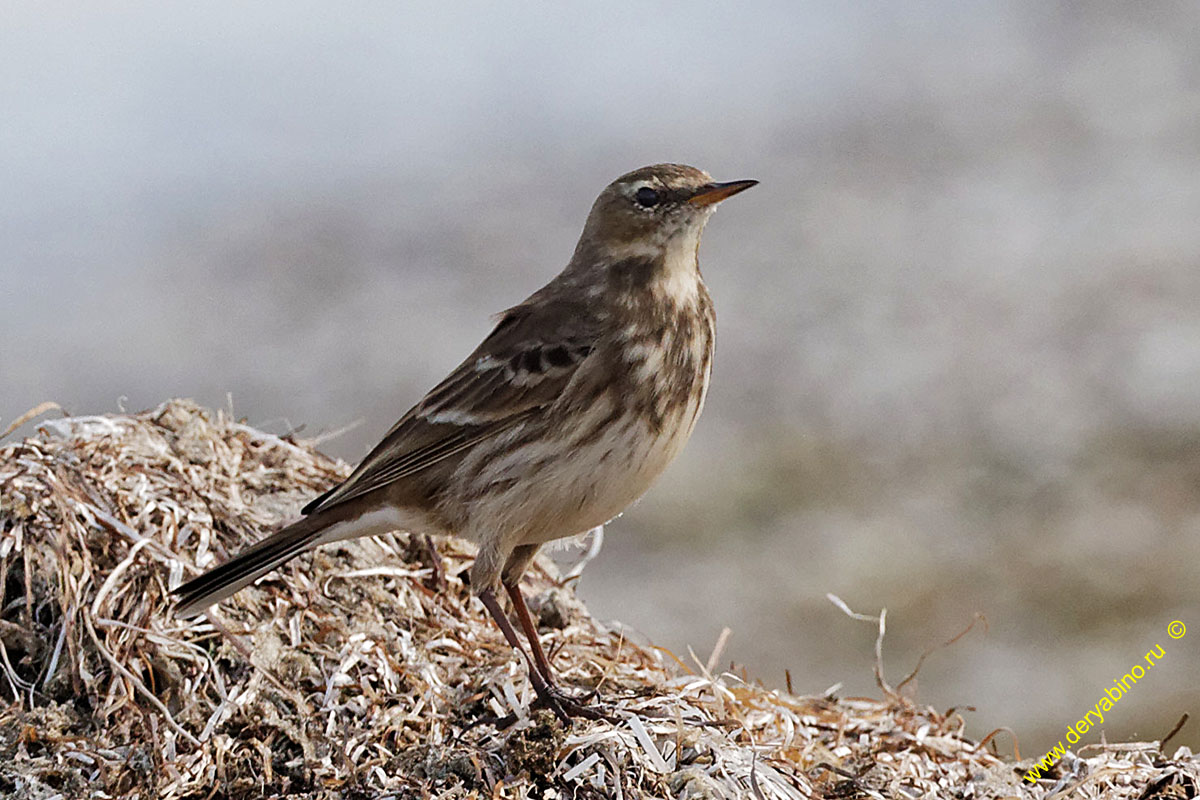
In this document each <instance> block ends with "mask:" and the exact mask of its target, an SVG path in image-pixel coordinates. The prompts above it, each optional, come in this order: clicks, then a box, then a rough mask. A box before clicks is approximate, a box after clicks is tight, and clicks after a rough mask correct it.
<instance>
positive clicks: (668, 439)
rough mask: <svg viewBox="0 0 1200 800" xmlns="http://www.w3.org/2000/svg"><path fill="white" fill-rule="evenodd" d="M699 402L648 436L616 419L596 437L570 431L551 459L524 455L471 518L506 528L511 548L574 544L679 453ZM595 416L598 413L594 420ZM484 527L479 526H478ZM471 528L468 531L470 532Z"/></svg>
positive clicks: (636, 422) (633, 420)
mask: <svg viewBox="0 0 1200 800" xmlns="http://www.w3.org/2000/svg"><path fill="white" fill-rule="evenodd" d="M702 402H703V398H702V397H698V398H696V400H695V401H693V402H691V403H687V404H685V405H684V406H683V407H681V408H680V409H678V410H677V411H676V412H675V413H673V414H671V415H669V416H668V417H667V418H666V419H665V420H664V424H663V425H662V426H661V427H660V428H659V429H658V430H657V431H656V430H652V428H651V426H650V425H649V424H648V423H647V422H646V421H645V420H643V419H640V418H638V417H636V416H632V415H631V416H628V417H625V418H623V419H617V420H615V421H613V422H612V423H611V424H609V425H607V426H605V427H604V429H603V430H602V431H601V432H596V431H590V430H589V429H588V427H587V426H586V425H580V426H578V430H576V431H574V432H572V433H573V435H572V436H571V437H570V438H564V439H563V440H560V443H561V446H562V449H561V450H560V451H559V452H558V453H557V457H554V458H542V457H539V455H538V454H537V453H535V452H532V451H531V452H528V453H526V454H525V455H526V456H527V458H526V459H525V461H524V462H523V467H524V469H519V470H513V469H511V467H513V466H515V465H514V464H513V463H512V462H510V464H509V465H508V466H509V467H510V469H509V470H508V474H509V475H510V476H511V475H513V474H514V472H519V473H520V478H519V479H514V478H512V477H509V478H508V481H509V484H510V485H509V486H507V488H505V489H504V491H502V492H498V493H493V494H492V495H490V496H488V497H487V498H481V500H480V505H479V506H478V507H476V508H475V509H474V513H473V514H472V516H473V517H475V519H476V520H491V521H492V523H493V524H496V523H499V524H500V525H501V527H504V528H507V529H508V532H509V534H510V535H511V536H512V537H513V540H514V544H540V543H543V542H548V541H551V540H553V539H558V538H562V537H566V536H574V535H575V534H578V533H582V532H583V531H586V530H588V529H590V528H594V527H595V526H597V525H602V524H604V523H605V522H608V521H609V520H610V519H612V518H613V517H616V516H618V515H619V514H620V513H621V512H622V511H624V510H625V509H626V508H628V507H629V505H630V504H632V503H633V502H634V501H635V500H637V499H638V498H639V497H641V496H642V494H643V493H645V491H646V490H647V489H649V488H650V486H651V484H653V483H654V481H655V479H657V478H658V476H659V475H660V474H661V473H662V471H663V470H664V469H666V467H667V465H668V464H670V463H671V461H673V460H674V458H675V457H676V456H677V455H678V454H679V452H680V451H681V450H682V449H683V446H684V444H686V442H687V440H688V438H689V437H690V436H691V433H692V429H693V427H694V426H695V422H696V417H697V416H698V415H699V412H700V405H701V404H702ZM597 413H599V412H597ZM485 524H486V523H485ZM472 527H473V526H472Z"/></svg>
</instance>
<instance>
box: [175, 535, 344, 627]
mask: <svg viewBox="0 0 1200 800" xmlns="http://www.w3.org/2000/svg"><path fill="white" fill-rule="evenodd" d="M332 522H333V520H330V519H327V518H325V517H324V516H323V515H319V516H313V517H306V518H304V519H302V520H300V521H299V522H296V523H293V524H291V525H289V526H287V527H286V528H284V529H283V530H281V531H279V532H278V533H276V534H273V535H271V536H268V537H267V538H266V539H263V540H262V541H261V542H259V543H258V544H256V545H254V546H253V547H251V548H250V549H248V550H245V551H243V552H241V553H238V554H237V555H236V556H234V557H233V558H231V559H229V560H228V561H226V562H225V563H224V564H222V565H220V566H219V567H214V568H213V569H210V570H209V571H208V572H206V573H204V574H203V575H201V576H200V577H198V578H194V579H193V580H190V581H188V582H187V583H185V584H183V586H180V587H179V588H178V589H176V590H175V591H174V592H173V594H174V595H175V596H176V597H177V598H178V601H177V604H176V606H175V615H176V616H179V617H194V616H196V615H197V614H199V613H201V612H202V611H204V609H206V608H208V607H209V606H211V605H213V604H214V603H219V602H220V601H222V600H224V599H225V598H226V597H229V596H230V595H231V594H233V593H234V592H236V591H238V590H239V589H241V588H243V587H245V586H248V585H249V584H251V583H252V582H254V581H255V580H257V579H258V578H259V577H261V576H262V575H265V574H266V573H268V572H270V571H271V570H273V569H275V568H276V567H278V566H279V565H280V564H282V563H284V562H285V561H289V560H291V559H293V558H295V557H296V556H298V555H300V554H301V553H303V552H304V551H305V550H307V549H309V548H310V547H312V546H313V545H314V544H316V542H317V540H318V539H319V538H320V536H321V533H322V532H323V531H324V530H325V528H327V527H328V526H329V525H330V524H331V523H332Z"/></svg>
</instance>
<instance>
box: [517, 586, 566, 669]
mask: <svg viewBox="0 0 1200 800" xmlns="http://www.w3.org/2000/svg"><path fill="white" fill-rule="evenodd" d="M504 590H505V591H506V592H508V597H509V599H510V600H512V604H513V608H514V609H516V612H517V622H519V623H521V630H522V631H524V632H525V638H526V639H528V640H529V649H530V650H532V651H533V660H534V661H535V662H536V663H537V668H538V669H539V670H541V672H542V680H544V681H545V682H546V685H547V686H549V687H551V688H552V689H557V688H558V684H557V683H556V682H555V680H554V670H553V668H551V666H550V659H548V658H546V651H545V650H543V649H542V640H541V638H540V637H539V636H538V631H537V626H536V625H534V624H533V617H532V616H530V614H529V606H527V605H525V595H523V594H521V587H520V586H518V585H517V584H515V583H506V584H504Z"/></svg>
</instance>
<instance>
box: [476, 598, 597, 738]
mask: <svg viewBox="0 0 1200 800" xmlns="http://www.w3.org/2000/svg"><path fill="white" fill-rule="evenodd" d="M479 599H480V600H482V601H483V605H484V607H485V608H487V610H488V613H490V614H491V615H492V619H494V620H496V625H498V626H499V627H500V631H501V632H502V633H503V634H504V638H505V639H507V640H508V643H509V644H510V645H512V647H513V649H514V650H517V651H518V652H520V654H521V655H522V657H524V659H525V663H526V665H527V666H528V667H529V682H530V683H531V684H533V691H534V692H536V693H537V696H538V699H539V700H540V701H541V702H542V703H544V704H545V705H546V706H547V707H548V708H549V709H550V710H551V711H553V712H554V714H555V715H556V716H557V717H558V718H559V719H560V720H562V722H563V724H564V725H568V724H570V721H571V717H585V718H587V719H608V717H607V716H606V715H605V714H602V713H601V712H599V711H597V710H595V709H592V708H588V707H587V706H585V705H582V704H581V703H579V702H577V701H575V700H573V699H571V698H570V697H568V696H566V695H565V694H563V693H562V691H561V690H559V689H558V687H556V686H552V685H550V684H548V683H546V680H545V679H544V678H543V677H542V672H541V670H540V669H538V667H537V665H535V663H534V661H533V659H531V658H530V657H529V654H528V653H526V652H525V648H524V647H522V646H521V640H520V639H519V638H517V632H516V630H514V629H513V626H512V623H511V622H509V621H508V616H507V615H506V614H505V613H504V609H502V608H500V603H499V601H497V600H496V593H495V592H494V591H492V589H491V588H488V589H485V590H483V591H482V592H480V593H479ZM522 607H524V603H522ZM526 614H528V610H526ZM534 633H535V636H534V639H536V638H537V637H536V631H535V632H534ZM545 659H546V656H545V654H544V653H543V654H542V660H543V661H545ZM547 666H549V665H547Z"/></svg>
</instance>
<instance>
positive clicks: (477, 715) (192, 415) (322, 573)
mask: <svg viewBox="0 0 1200 800" xmlns="http://www.w3.org/2000/svg"><path fill="white" fill-rule="evenodd" d="M346 473H347V467H346V465H345V464H342V463H340V462H337V461H334V460H331V459H329V458H327V457H325V456H323V455H321V454H320V453H318V452H316V451H315V450H313V449H312V448H311V447H308V446H306V445H305V444H303V443H300V442H296V441H293V440H291V439H290V438H286V437H284V438H280V437H277V436H273V435H270V434H267V433H264V432H262V431H259V430H255V429H253V428H251V427H249V426H247V425H245V424H244V423H242V422H238V421H236V420H234V419H231V418H230V417H229V416H228V415H226V414H222V413H212V412H208V411H205V410H204V409H201V408H199V407H197V406H196V405H194V404H192V403H189V402H185V401H172V402H169V403H166V404H164V405H162V406H160V407H159V408H156V409H154V410H152V411H148V412H145V413H141V414H134V415H119V416H116V415H114V416H105V417H76V418H66V419H60V420H56V421H53V422H45V423H43V424H42V425H41V427H40V428H39V431H38V433H37V435H35V436H33V437H31V438H28V439H26V440H24V441H23V442H20V443H11V444H8V445H6V446H5V447H3V448H2V449H0V591H2V596H0V609H2V612H0V696H3V698H4V700H5V706H6V707H5V708H4V710H3V711H2V712H0V796H4V797H22V798H46V799H49V798H59V797H61V798H73V797H130V798H134V797H137V798H149V797H155V798H160V797H161V798H251V797H255V798H257V797H264V796H268V797H269V796H290V797H330V798H332V797H345V798H381V797H396V798H426V797H428V798H580V799H582V798H668V797H669V798H689V797H691V798H764V799H769V800H782V799H783V798H801V797H830V798H832V797H839V798H852V797H878V798H918V797H939V798H940V797H1043V796H1047V790H1051V789H1053V790H1054V791H1056V792H1058V791H1062V792H1063V793H1064V795H1063V796H1066V795H1065V793H1066V792H1069V793H1070V796H1071V797H1101V796H1103V797H1142V798H1150V797H1191V796H1194V794H1195V791H1196V788H1195V787H1196V783H1197V781H1198V780H1200V769H1198V765H1197V762H1196V761H1195V760H1193V759H1192V758H1191V754H1190V753H1188V752H1187V751H1186V750H1182V749H1181V750H1180V752H1178V753H1176V754H1175V756H1174V758H1166V757H1164V756H1163V755H1162V754H1161V753H1160V751H1159V748H1158V747H1157V746H1154V745H1125V746H1111V747H1108V748H1105V749H1101V750H1100V751H1099V752H1097V753H1096V754H1095V755H1093V756H1092V757H1091V758H1088V759H1080V758H1074V757H1072V759H1070V764H1069V765H1060V768H1059V769H1058V770H1057V771H1054V772H1053V774H1052V775H1050V776H1048V777H1047V778H1046V779H1045V780H1044V781H1043V782H1042V783H1041V784H1040V785H1039V786H1038V787H1031V786H1029V785H1028V784H1023V783H1022V781H1021V779H1020V775H1021V774H1022V773H1023V771H1024V770H1023V769H1022V767H1021V766H1020V765H1017V764H1014V763H1012V762H1006V761H1004V760H1003V759H1001V758H999V757H997V756H996V755H994V754H992V753H990V752H989V751H988V749H987V748H985V747H983V746H980V745H979V744H977V743H974V742H972V741H970V740H968V739H966V738H965V737H964V736H963V733H962V727H963V723H962V719H961V718H960V717H959V716H958V715H956V714H953V713H949V714H941V713H938V712H936V711H934V710H932V709H929V708H923V707H920V706H917V705H915V704H913V703H912V702H910V701H909V700H906V699H904V698H902V697H900V696H899V695H898V694H896V693H895V692H892V691H890V690H889V691H885V692H884V695H883V696H884V699H883V700H881V701H876V700H864V699H847V698H837V697H834V696H824V697H798V696H793V695H791V694H786V693H783V692H780V691H772V690H768V689H765V688H763V687H761V686H758V685H756V684H753V683H747V682H746V681H745V680H743V679H742V678H740V677H738V676H736V675H733V674H728V673H718V672H717V671H716V669H715V668H716V663H717V661H718V658H717V654H715V653H714V657H713V658H711V659H708V660H707V661H706V662H704V663H701V662H700V661H699V660H698V659H693V660H694V661H695V662H696V663H695V664H693V665H692V666H690V667H689V666H688V665H687V664H685V663H684V662H682V661H680V660H679V659H677V658H675V657H674V656H673V655H671V654H670V653H667V652H665V651H662V650H658V649H655V648H652V647H647V646H643V645H640V644H636V643H634V642H631V641H628V640H626V639H625V638H623V637H622V635H621V633H620V632H619V631H614V630H611V629H609V628H607V627H605V626H603V625H600V624H599V623H597V622H596V621H595V620H593V619H592V618H591V617H590V616H589V615H588V613H587V611H586V609H584V608H583V607H582V606H581V605H580V604H579V603H578V602H577V601H576V600H575V599H574V597H573V595H572V594H571V593H570V591H569V590H567V589H564V588H562V587H561V586H560V585H559V582H558V581H557V580H556V575H557V573H556V572H555V571H554V569H553V567H552V566H551V565H550V564H549V563H548V562H539V564H538V566H537V568H535V569H534V570H532V573H533V574H532V576H531V579H530V580H531V586H530V587H529V588H531V589H532V591H533V593H534V594H535V595H536V597H537V601H538V606H539V608H540V612H539V613H540V615H541V618H542V621H543V623H544V625H545V628H544V636H545V643H546V644H547V645H548V646H549V648H550V651H551V652H552V654H553V660H554V663H555V665H556V667H557V668H558V669H559V670H560V671H561V674H562V676H563V678H564V680H565V682H566V683H567V684H568V685H571V686H577V687H581V689H583V688H591V687H599V693H600V695H601V697H602V698H603V700H604V701H605V702H607V703H608V704H609V705H610V706H612V707H613V708H614V709H615V715H616V717H617V720H616V721H615V722H599V721H576V722H575V723H574V724H573V725H572V726H571V728H570V729H569V730H563V729H562V728H561V726H559V725H558V723H557V722H556V721H555V719H554V717H553V716H552V715H550V714H548V713H546V712H533V713H532V714H530V712H528V711H527V709H528V707H529V702H530V700H531V699H532V693H531V691H530V688H529V684H528V681H527V679H526V673H525V669H524V667H523V666H522V665H521V664H520V663H519V662H518V660H517V659H516V658H515V657H514V654H513V653H512V651H511V650H510V649H509V648H508V646H507V645H506V644H505V643H504V640H503V638H502V637H501V636H500V634H499V633H498V631H496V630H495V628H494V626H493V625H492V624H491V623H490V622H489V621H488V619H487V617H486V614H485V613H484V611H483V608H482V606H481V605H480V604H479V603H478V602H477V601H476V600H474V599H473V598H472V597H471V595H470V593H469V592H468V591H467V589H466V588H465V587H464V586H463V583H462V581H461V580H460V579H459V577H458V575H459V573H461V572H462V570H463V569H464V568H465V567H466V566H467V565H468V564H469V563H470V554H469V552H467V551H466V550H465V549H463V546H461V545H459V544H458V543H456V542H439V543H438V548H439V549H440V551H441V560H442V563H441V565H440V566H442V567H444V570H439V571H436V572H435V570H434V569H433V567H434V562H433V557H432V555H431V554H430V552H429V551H428V550H427V549H426V547H425V546H424V542H422V541H421V540H417V539H414V538H410V537H407V536H404V535H399V534H397V535H393V536H386V537H382V538H378V539H372V540H365V541H360V542H351V543H346V544H344V545H341V546H339V547H330V548H326V549H324V550H321V551H318V552H317V553H315V554H314V555H312V556H311V557H306V558H301V559H298V560H297V561H296V562H294V563H292V564H289V565H288V566H286V567H284V568H283V569H281V570H280V571H279V572H278V573H276V574H273V575H271V576H269V577H268V578H266V579H265V580H263V581H260V582H259V583H258V584H257V585H256V586H254V587H252V588H249V589H247V590H245V591H243V592H241V593H239V594H238V595H237V596H236V597H234V598H233V599H232V600H230V601H227V602H225V603H224V604H222V606H221V608H220V611H219V613H217V614H216V615H214V616H213V617H212V619H211V620H204V619H201V620H196V621H189V622H180V621H178V620H176V619H174V618H173V617H172V615H171V614H170V610H169V606H170V602H169V599H168V591H169V589H170V588H171V587H173V586H176V585H178V584H179V583H181V582H182V581H183V580H185V579H186V578H187V577H190V576H192V575H195V574H197V571H198V570H199V569H201V568H203V567H207V566H209V565H211V564H213V563H216V562H217V561H218V560H219V559H221V558H224V557H225V556H226V555H227V554H228V553H229V552H231V551H234V550H236V549H238V548H239V547H241V546H242V545H244V544H246V543H248V542H251V541H254V540H255V539H257V538H259V537H260V536H261V535H262V533H263V532H264V531H266V530H269V529H270V528H271V527H272V526H274V525H276V524H278V523H279V522H280V521H282V520H284V519H286V518H288V517H289V516H290V515H292V514H294V513H295V509H296V508H297V507H298V506H299V505H300V503H301V502H302V501H303V500H305V499H307V498H309V497H310V496H311V495H313V494H315V493H316V492H318V491H320V490H322V489H324V488H325V487H327V486H328V485H329V484H330V483H332V482H333V481H335V480H337V479H338V478H341V477H344V476H345V475H346ZM505 717H508V718H510V719H509V720H505V722H506V723H508V724H506V725H500V724H498V723H497V722H496V719H497V718H505ZM1026 766H1027V764H1026ZM1056 783H1059V784H1061V785H1059V786H1055V784H1056Z"/></svg>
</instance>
